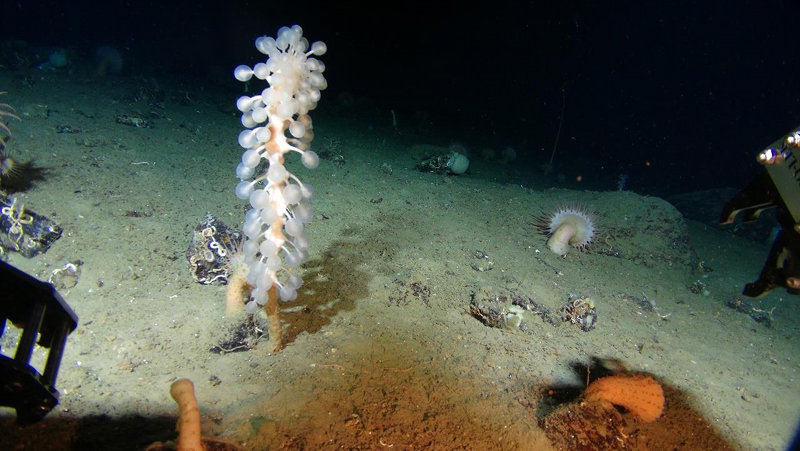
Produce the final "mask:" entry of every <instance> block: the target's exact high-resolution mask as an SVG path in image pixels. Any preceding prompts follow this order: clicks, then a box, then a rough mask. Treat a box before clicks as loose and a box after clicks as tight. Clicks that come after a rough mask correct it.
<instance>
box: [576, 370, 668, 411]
mask: <svg viewBox="0 0 800 451" xmlns="http://www.w3.org/2000/svg"><path fill="white" fill-rule="evenodd" d="M583 399H584V401H585V402H609V403H611V404H614V405H617V406H622V407H624V408H626V409H628V411H630V412H631V413H633V415H634V416H636V418H638V419H639V420H641V421H645V422H651V421H655V420H656V419H657V418H658V417H659V416H661V412H663V411H664V390H663V389H662V388H661V384H659V383H658V381H656V380H655V379H653V378H652V377H650V376H646V375H634V376H608V377H603V378H600V379H597V380H596V381H594V382H592V383H591V384H589V386H588V387H587V388H586V391H585V392H584V394H583Z"/></svg>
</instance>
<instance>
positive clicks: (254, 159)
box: [239, 149, 261, 178]
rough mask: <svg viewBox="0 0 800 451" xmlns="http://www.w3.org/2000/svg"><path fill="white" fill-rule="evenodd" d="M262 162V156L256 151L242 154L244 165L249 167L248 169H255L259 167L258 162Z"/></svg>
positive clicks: (246, 151) (251, 150) (248, 150)
mask: <svg viewBox="0 0 800 451" xmlns="http://www.w3.org/2000/svg"><path fill="white" fill-rule="evenodd" d="M259 161H261V155H260V154H259V153H258V151H257V150H256V149H247V150H245V151H244V153H243V154H242V164H243V165H245V166H247V167H248V168H255V167H256V166H258V162H259ZM239 178H246V177H239Z"/></svg>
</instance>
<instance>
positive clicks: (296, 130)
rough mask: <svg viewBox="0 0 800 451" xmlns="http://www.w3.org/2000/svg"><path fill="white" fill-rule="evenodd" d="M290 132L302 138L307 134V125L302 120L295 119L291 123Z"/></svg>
mask: <svg viewBox="0 0 800 451" xmlns="http://www.w3.org/2000/svg"><path fill="white" fill-rule="evenodd" d="M289 133H291V134H292V136H294V137H295V138H302V137H303V135H305V134H306V126H305V125H303V123H302V122H300V121H294V122H292V123H291V124H290V125H289Z"/></svg>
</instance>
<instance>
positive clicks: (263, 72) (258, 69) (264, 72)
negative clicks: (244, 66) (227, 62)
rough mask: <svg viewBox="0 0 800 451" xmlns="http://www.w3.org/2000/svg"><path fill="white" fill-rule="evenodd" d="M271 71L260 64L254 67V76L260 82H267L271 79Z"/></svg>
mask: <svg viewBox="0 0 800 451" xmlns="http://www.w3.org/2000/svg"><path fill="white" fill-rule="evenodd" d="M269 72H270V71H269V69H268V68H267V65H266V64H265V63H258V64H256V65H255V66H253V75H255V76H256V78H258V79H259V80H266V79H267V77H269Z"/></svg>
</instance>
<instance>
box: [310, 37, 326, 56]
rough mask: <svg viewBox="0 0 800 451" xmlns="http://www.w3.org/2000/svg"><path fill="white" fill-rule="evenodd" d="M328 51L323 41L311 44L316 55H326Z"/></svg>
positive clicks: (312, 51)
mask: <svg viewBox="0 0 800 451" xmlns="http://www.w3.org/2000/svg"><path fill="white" fill-rule="evenodd" d="M327 51H328V45H327V44H325V43H324V42H322V41H317V42H315V43H313V44H311V53H313V54H314V55H317V56H319V55H324V54H325V52H327Z"/></svg>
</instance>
